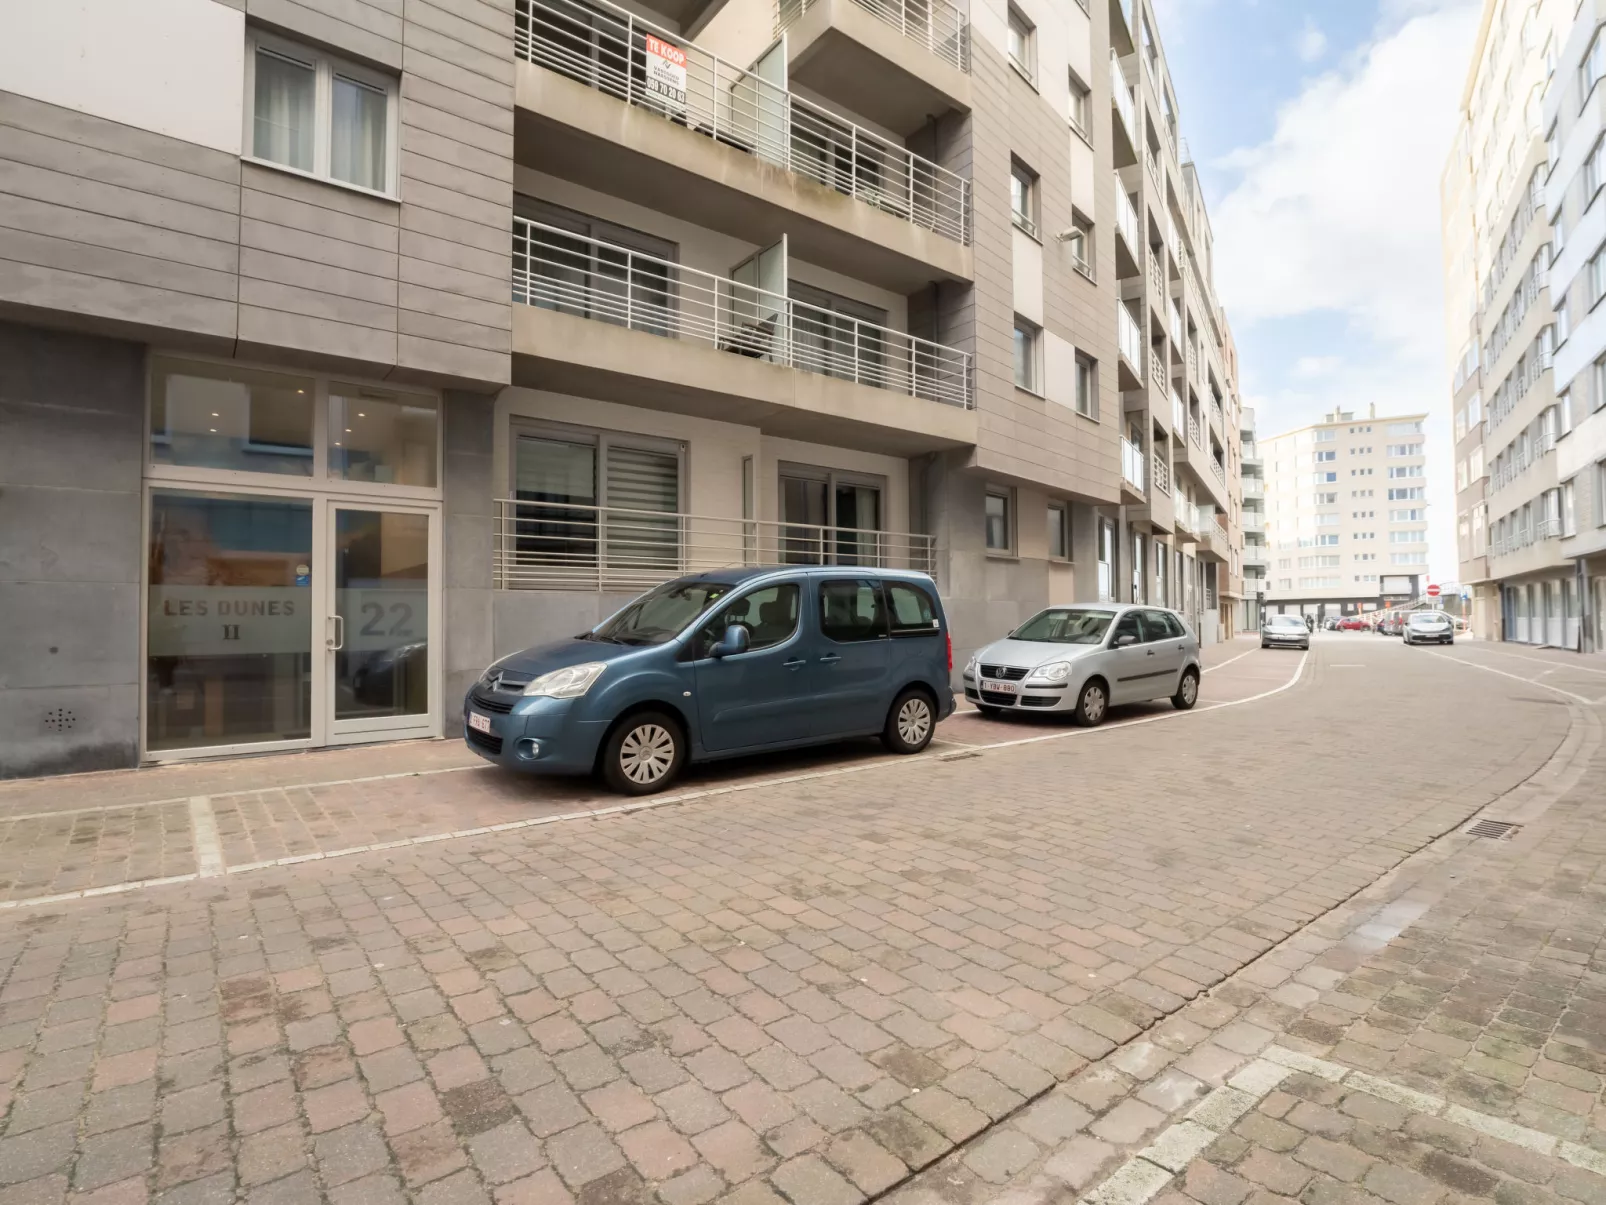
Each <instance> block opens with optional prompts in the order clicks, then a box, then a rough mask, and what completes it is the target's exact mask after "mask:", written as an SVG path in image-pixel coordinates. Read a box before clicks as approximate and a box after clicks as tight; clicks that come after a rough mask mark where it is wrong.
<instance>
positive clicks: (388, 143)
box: [240, 26, 401, 202]
mask: <svg viewBox="0 0 1606 1205" xmlns="http://www.w3.org/2000/svg"><path fill="white" fill-rule="evenodd" d="M263 50H265V51H267V52H268V53H269V54H273V55H278V56H279V57H281V58H285V59H289V60H290V61H291V62H296V63H300V64H302V65H303V66H310V67H311V68H312V69H313V80H314V82H313V105H312V112H313V134H312V168H311V170H310V171H309V170H307V169H305V168H300V167H295V166H294V165H292V164H289V163H280V162H279V161H277V160H275V159H267V158H263V157H262V156H260V155H257V154H256V153H255V152H256V64H257V54H258V52H259V51H263ZM337 75H342V76H345V77H347V78H349V79H351V80H352V81H353V82H355V83H358V84H363V85H366V86H368V87H370V88H374V89H376V90H379V91H382V92H383V93H384V94H385V169H384V183H385V187H384V188H370V187H368V186H367V185H365V184H357V183H354V182H352V181H350V180H341V179H339V178H338V177H336V176H334V175H332V174H331V170H330V154H331V146H332V144H333V141H334V77H335V76H337ZM241 107H242V110H243V116H242V121H243V129H242V132H241V139H242V141H241V144H240V147H241V151H240V159H241V161H242V162H244V163H254V164H256V165H257V166H259V167H265V168H268V169H270V170H272V171H280V172H288V173H289V174H291V175H293V176H300V177H302V178H303V179H306V180H317V181H319V182H321V183H324V184H331V185H333V186H335V187H336V188H346V189H350V190H351V191H353V192H358V193H361V194H363V195H364V196H368V197H377V198H379V199H380V200H383V201H397V202H399V201H400V200H401V182H400V181H401V177H400V171H399V168H400V163H401V154H400V145H399V144H400V135H401V80H400V78H399V77H397V76H394V75H390V74H387V73H385V72H382V71H376V70H374V69H373V68H371V67H364V66H362V65H361V64H360V63H356V62H353V61H352V60H350V59H347V58H342V57H341V56H339V55H335V54H330V53H329V52H328V51H325V50H319V49H317V48H316V47H314V46H311V45H309V44H307V43H304V42H298V41H296V40H294V39H293V38H283V37H280V36H279V35H277V34H273V33H269V32H267V31H266V30H263V29H258V28H256V27H254V26H248V27H247V28H246V31H245V95H244V98H243V104H242V106H241Z"/></svg>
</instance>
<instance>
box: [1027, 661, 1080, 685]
mask: <svg viewBox="0 0 1606 1205" xmlns="http://www.w3.org/2000/svg"><path fill="white" fill-rule="evenodd" d="M1070 676H1071V663H1070V662H1069V661H1054V662H1051V663H1050V664H1048V665H1039V666H1038V667H1037V668H1036V669H1034V670H1033V671H1032V673H1031V677H1029V678H1027V679H1026V680H1027V681H1028V682H1063V681H1065V679H1067V678H1069V677H1070Z"/></svg>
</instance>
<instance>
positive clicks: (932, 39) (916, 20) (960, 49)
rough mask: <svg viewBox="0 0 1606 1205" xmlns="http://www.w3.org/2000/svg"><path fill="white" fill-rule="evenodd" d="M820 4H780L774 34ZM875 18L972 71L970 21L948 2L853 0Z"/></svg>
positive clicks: (795, 0)
mask: <svg viewBox="0 0 1606 1205" xmlns="http://www.w3.org/2000/svg"><path fill="white" fill-rule="evenodd" d="M817 2H818V0H777V2H776V5H775V34H776V36H777V37H779V36H780V34H781V31H782V30H785V29H788V28H790V27H791V26H793V25H795V24H797V22H799V21H801V20H802V19H803V16H804V14H805V13H807V12H808V11H809V9H810V8H812V7H813V6H814V5H815V4H816V3H817ZM853 2H854V3H855V4H857V5H858V6H859V7H860V8H862V9H864V11H865V12H867V13H869V14H870V15H871V16H872V17H875V18H876V19H878V20H880V21H883V22H885V23H886V24H888V25H890V26H892V28H893V29H896V30H897V31H898V32H899V33H901V34H902V35H903V36H904V37H906V38H908V39H909V40H910V41H911V42H915V43H918V44H919V45H921V46H924V47H925V48H926V49H927V50H929V51H931V53H932V54H934V55H936V56H937V57H938V58H939V59H941V60H943V62H945V63H950V64H952V65H953V66H955V67H957V68H959V70H961V71H963V72H966V73H967V74H968V73H969V71H970V37H969V33H970V20H969V18H968V17H966V16H965V14H964V13H963V12H961V11H960V10H959V9H958V8H957V7H955V6H954V5H952V4H950V3H948V0H853Z"/></svg>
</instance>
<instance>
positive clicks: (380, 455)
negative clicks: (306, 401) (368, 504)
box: [329, 383, 440, 489]
mask: <svg viewBox="0 0 1606 1205" xmlns="http://www.w3.org/2000/svg"><path fill="white" fill-rule="evenodd" d="M439 430H440V403H439V402H438V401H437V400H436V399H435V398H432V397H427V396H423V395H412V394H405V393H392V392H389V391H387V390H383V389H368V388H360V387H358V386H355V385H342V384H339V383H336V384H333V385H331V386H330V387H329V475H330V476H331V477H339V478H342V479H344V480H346V481H372V482H374V483H376V484H383V485H417V486H423V487H424V488H426V489H432V488H434V485H435V463H436V459H437V455H436V454H437V432H438V431H439Z"/></svg>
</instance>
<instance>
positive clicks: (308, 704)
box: [145, 489, 315, 752]
mask: <svg viewBox="0 0 1606 1205" xmlns="http://www.w3.org/2000/svg"><path fill="white" fill-rule="evenodd" d="M148 552H149V558H150V570H149V587H148V590H149V593H148V596H147V603H146V605H147V644H146V658H147V664H146V688H145V693H146V700H145V720H146V739H145V743H146V747H147V748H148V749H150V750H151V751H153V752H157V751H161V750H166V749H197V748H203V747H209V746H223V745H237V744H243V743H246V742H255V741H286V740H298V739H306V738H307V737H308V736H309V735H310V734H311V730H312V621H313V612H314V608H315V603H314V600H313V593H312V588H311V583H312V502H311V501H310V500H302V499H293V498H273V497H260V496H252V495H248V494H211V493H193V492H189V491H184V490H168V489H157V490H153V491H152V493H151V526H150V542H149V549H148Z"/></svg>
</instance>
